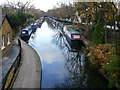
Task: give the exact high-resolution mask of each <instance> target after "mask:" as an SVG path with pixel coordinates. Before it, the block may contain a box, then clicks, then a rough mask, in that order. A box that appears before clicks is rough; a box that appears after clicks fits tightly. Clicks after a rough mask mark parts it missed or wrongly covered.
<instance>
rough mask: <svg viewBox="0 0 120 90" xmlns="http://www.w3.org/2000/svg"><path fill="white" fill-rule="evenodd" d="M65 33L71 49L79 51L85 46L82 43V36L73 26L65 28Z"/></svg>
mask: <svg viewBox="0 0 120 90" xmlns="http://www.w3.org/2000/svg"><path fill="white" fill-rule="evenodd" d="M63 32H64V34H65V37H66V39H67V41H68V43H69V44H70V46H71V48H73V49H75V50H76V49H77V50H79V49H80V47H82V46H85V45H84V43H83V41H82V37H83V36H82V34H81V33H80V32H78V31H76V30H74V29H73V28H72V26H71V25H68V26H65V27H64V29H63Z"/></svg>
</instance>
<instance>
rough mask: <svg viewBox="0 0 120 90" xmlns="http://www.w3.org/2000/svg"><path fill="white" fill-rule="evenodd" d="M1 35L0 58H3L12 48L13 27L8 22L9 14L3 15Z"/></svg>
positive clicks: (0, 28) (0, 27)
mask: <svg viewBox="0 0 120 90" xmlns="http://www.w3.org/2000/svg"><path fill="white" fill-rule="evenodd" d="M0 37H1V38H0V54H1V56H0V58H3V57H4V56H5V55H7V53H8V52H9V51H10V50H11V49H12V28H11V26H10V24H9V22H8V19H7V15H2V22H1V23H0Z"/></svg>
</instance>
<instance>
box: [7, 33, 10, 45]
mask: <svg viewBox="0 0 120 90" xmlns="http://www.w3.org/2000/svg"><path fill="white" fill-rule="evenodd" d="M9 44H10V33H8V34H7V45H9Z"/></svg>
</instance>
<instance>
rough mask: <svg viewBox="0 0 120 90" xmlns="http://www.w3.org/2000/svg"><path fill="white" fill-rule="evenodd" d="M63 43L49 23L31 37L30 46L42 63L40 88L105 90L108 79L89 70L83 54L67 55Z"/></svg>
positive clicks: (81, 51)
mask: <svg viewBox="0 0 120 90" xmlns="http://www.w3.org/2000/svg"><path fill="white" fill-rule="evenodd" d="M66 43H67V42H66V40H65V38H64V36H62V35H61V34H60V33H59V32H58V30H57V28H55V27H54V26H53V25H52V24H51V23H48V22H46V21H45V22H44V23H43V24H42V26H41V28H38V29H37V31H36V32H35V33H34V34H32V35H31V37H30V40H29V43H28V44H29V45H31V46H32V47H33V48H34V49H35V50H36V51H37V52H38V54H39V56H40V58H41V63H42V85H41V86H42V88H107V86H108V82H107V80H106V79H105V78H104V77H102V76H101V75H99V74H98V73H96V72H94V71H93V70H91V69H90V68H89V65H88V64H87V63H86V62H85V61H86V58H85V51H84V49H81V50H80V51H79V52H70V51H69V50H68V48H67V45H66Z"/></svg>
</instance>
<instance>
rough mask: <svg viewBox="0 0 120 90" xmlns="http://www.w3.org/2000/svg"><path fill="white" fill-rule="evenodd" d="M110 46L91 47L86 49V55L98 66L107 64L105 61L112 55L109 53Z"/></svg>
mask: <svg viewBox="0 0 120 90" xmlns="http://www.w3.org/2000/svg"><path fill="white" fill-rule="evenodd" d="M111 48H112V46H111V45H109V44H100V45H98V46H91V47H89V48H87V50H88V51H90V52H89V53H88V55H87V56H92V57H94V58H91V59H92V60H93V61H98V63H99V64H100V65H104V64H108V63H109V62H108V61H107V59H108V58H109V57H110V56H111V55H112V53H111V52H110V50H111Z"/></svg>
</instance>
